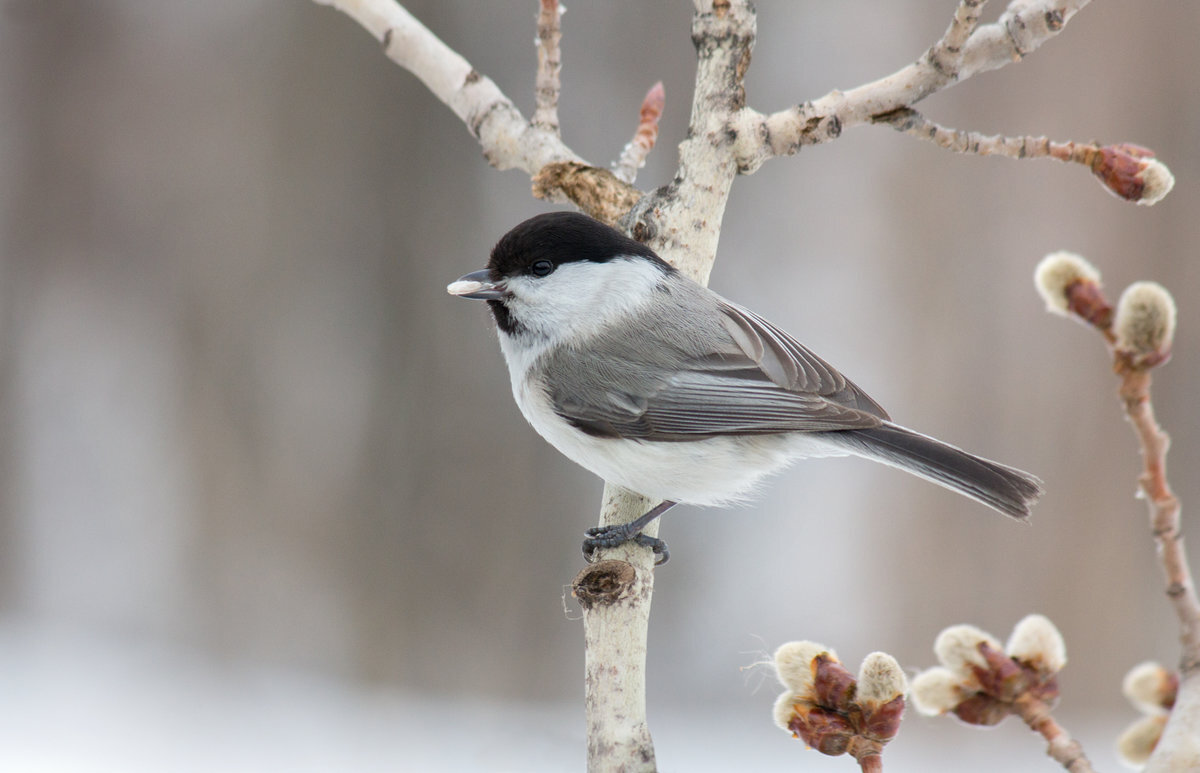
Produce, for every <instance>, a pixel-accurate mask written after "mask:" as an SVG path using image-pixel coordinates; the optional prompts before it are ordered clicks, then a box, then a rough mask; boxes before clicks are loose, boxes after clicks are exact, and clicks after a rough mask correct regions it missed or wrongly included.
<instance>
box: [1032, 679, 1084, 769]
mask: <svg viewBox="0 0 1200 773" xmlns="http://www.w3.org/2000/svg"><path fill="white" fill-rule="evenodd" d="M1013 710H1014V711H1015V713H1016V714H1017V715H1018V716H1019V717H1021V719H1022V720H1024V721H1025V724H1027V725H1029V729H1030V730H1033V731H1034V732H1035V733H1040V734H1041V736H1042V737H1043V738H1045V739H1046V754H1047V755H1049V756H1050V758H1051V759H1053V760H1054V761H1055V762H1057V763H1058V764H1060V765H1062V766H1063V767H1064V768H1066V769H1067V770H1069V771H1071V773H1092V771H1093V770H1094V768H1093V767H1092V763H1091V762H1090V761H1089V760H1088V758H1087V755H1086V754H1084V753H1083V747H1082V746H1080V745H1079V742H1078V741H1076V740H1075V739H1074V738H1072V737H1071V735H1070V734H1069V733H1068V732H1067V731H1066V730H1064V729H1063V727H1062V725H1060V724H1058V722H1057V721H1056V720H1055V719H1054V716H1053V715H1052V714H1051V713H1050V707H1049V706H1047V705H1046V702H1045V701H1043V700H1041V699H1039V698H1038V697H1036V696H1034V695H1031V694H1029V693H1026V694H1024V695H1021V696H1020V697H1018V698H1017V699H1016V700H1015V701H1013Z"/></svg>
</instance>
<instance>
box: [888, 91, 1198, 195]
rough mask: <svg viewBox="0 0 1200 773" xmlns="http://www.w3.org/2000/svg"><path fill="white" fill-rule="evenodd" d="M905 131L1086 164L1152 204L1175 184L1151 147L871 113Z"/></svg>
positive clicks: (958, 146)
mask: <svg viewBox="0 0 1200 773" xmlns="http://www.w3.org/2000/svg"><path fill="white" fill-rule="evenodd" d="M873 120H874V122H875V123H882V124H887V125H889V126H891V127H892V128H894V129H896V130H897V131H900V132H903V133H905V134H907V135H909V136H911V137H916V138H917V139H920V140H926V141H928V142H932V143H933V144H935V145H937V146H938V147H940V148H945V149H947V150H952V151H954V152H955V153H971V154H974V155H977V156H1004V157H1005V158H1052V159H1055V160H1057V161H1064V162H1068V163H1075V164H1082V165H1083V166H1086V167H1087V168H1088V169H1091V170H1092V172H1093V173H1094V174H1095V175H1096V177H1097V178H1098V179H1099V180H1100V182H1101V183H1103V184H1104V186H1105V187H1106V188H1107V189H1108V190H1109V192H1111V193H1112V194H1113V195H1115V196H1118V197H1120V198H1123V199H1125V200H1127V201H1136V202H1137V203H1139V204H1154V203H1157V202H1158V201H1160V200H1161V199H1162V198H1163V196H1166V195H1167V194H1168V193H1169V192H1170V191H1171V188H1172V187H1173V186H1174V184H1175V179H1174V178H1173V177H1172V176H1171V173H1170V171H1169V170H1167V168H1166V167H1165V166H1164V165H1163V164H1161V163H1160V162H1158V161H1155V160H1154V153H1152V152H1151V151H1149V150H1147V149H1146V148H1141V147H1138V146H1136V145H1129V144H1120V145H1103V146H1102V145H1097V144H1096V143H1092V142H1087V143H1083V142H1054V141H1052V140H1050V139H1048V138H1046V137H1005V136H1002V135H999V134H993V135H984V134H981V133H979V132H973V131H963V130H961V129H951V128H949V127H946V126H941V125H939V124H936V123H934V122H933V121H930V120H929V119H928V118H926V117H925V116H923V115H921V114H920V113H919V112H917V111H916V110H913V109H912V108H911V107H902V108H900V109H899V110H893V111H892V112H890V113H884V114H883V115H878V116H875V118H874V119H873Z"/></svg>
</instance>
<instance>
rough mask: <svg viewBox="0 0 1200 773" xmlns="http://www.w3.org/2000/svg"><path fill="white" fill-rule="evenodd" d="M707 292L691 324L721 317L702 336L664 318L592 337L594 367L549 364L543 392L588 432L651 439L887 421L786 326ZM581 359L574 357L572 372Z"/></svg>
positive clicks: (590, 357)
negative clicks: (582, 373)
mask: <svg viewBox="0 0 1200 773" xmlns="http://www.w3.org/2000/svg"><path fill="white" fill-rule="evenodd" d="M709 297H711V298H713V299H716V301H717V310H718V311H719V314H718V315H711V314H709V315H705V314H698V315H695V316H694V317H693V320H692V321H693V323H694V322H695V320H696V319H716V318H719V320H720V322H719V323H715V322H714V325H717V324H719V327H717V326H714V327H712V328H709V329H707V330H705V331H703V332H704V335H692V336H690V337H689V336H687V335H686V331H683V330H680V329H672V326H671V325H670V323H669V321H666V320H655V321H652V322H654V323H655V324H650V325H647V326H646V327H645V328H644V329H645V330H646V331H647V332H646V336H647V338H648V339H649V340H642V341H641V342H617V341H609V340H601V341H597V342H596V346H595V347H591V348H589V352H588V356H587V357H586V361H587V362H589V363H590V364H591V365H592V366H593V367H592V368H591V369H590V372H589V373H588V374H587V378H586V379H581V378H578V377H574V378H573V377H571V376H570V375H568V376H566V377H563V376H562V373H564V372H566V373H570V372H571V370H572V363H568V362H560V363H557V367H556V365H555V364H553V363H552V364H550V366H549V368H548V373H557V374H558V377H555V378H553V379H552V380H551V382H550V388H549V389H548V394H549V396H550V399H551V402H552V404H553V406H554V409H555V411H556V412H557V413H558V414H559V415H560V416H562V417H563V418H564V419H566V420H567V421H569V422H571V423H572V424H573V425H574V426H575V427H577V428H579V429H581V430H583V431H585V432H588V433H589V434H592V435H598V436H604V437H626V438H636V439H643V440H660V441H685V440H700V439H704V438H709V437H716V436H719V435H746V434H775V433H780V432H821V431H830V430H846V429H862V428H867V427H876V426H879V425H880V424H881V422H882V421H883V420H886V419H887V418H888V416H887V413H886V412H884V410H883V409H882V408H881V407H880V406H879V405H878V404H877V403H875V401H874V400H872V399H871V398H869V397H867V395H866V394H865V393H863V391H862V390H861V389H859V388H858V387H857V386H855V385H854V384H853V383H851V382H850V381H849V380H847V379H846V378H845V377H844V376H843V375H842V374H841V373H839V372H838V371H837V370H836V369H834V368H833V367H832V366H830V365H828V364H827V363H826V362H824V361H823V360H822V359H821V358H819V357H817V356H816V355H815V354H813V353H812V352H811V351H809V350H808V349H807V348H805V347H804V346H803V345H802V344H800V343H799V342H798V341H796V340H795V339H794V338H792V337H791V336H789V335H788V334H787V333H784V332H783V331H782V330H780V329H779V328H777V327H775V326H774V325H772V324H771V323H769V322H767V321H766V320H764V319H763V318H761V317H759V316H758V315H756V314H754V313H753V312H751V311H748V310H746V309H743V308H741V307H739V306H736V305H734V304H731V303H729V302H728V301H725V300H724V299H722V298H719V296H716V295H711V294H710V296H709ZM688 330H691V331H693V332H694V331H695V328H694V327H689V328H688ZM697 340H703V341H705V345H704V346H698V345H697V343H696V341H697ZM714 341H715V342H716V343H715V344H714V343H713V342H714ZM639 343H640V346H639ZM646 348H651V349H653V350H654V351H655V352H658V353H659V354H660V355H661V353H662V352H664V351H668V352H670V356H669V357H668V358H667V360H669V366H668V367H667V368H665V369H664V368H663V365H664V364H665V362H664V361H663V360H659V361H655V362H646V361H645V357H644V351H645V349H646ZM582 360H583V358H580V359H579V360H577V361H576V362H575V363H574V365H575V368H576V370H577V368H578V364H579V362H581V361H582ZM597 387H600V388H597Z"/></svg>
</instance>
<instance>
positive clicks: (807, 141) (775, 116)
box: [734, 0, 1090, 173]
mask: <svg viewBox="0 0 1200 773" xmlns="http://www.w3.org/2000/svg"><path fill="white" fill-rule="evenodd" d="M1089 1H1090V0H1071V1H1069V2H1063V0H1013V2H1011V3H1009V5H1008V8H1007V9H1006V10H1005V11H1004V13H1003V14H1001V16H1000V18H999V19H997V20H996V21H995V22H992V23H991V24H984V25H982V26H975V25H976V22H977V21H978V11H979V8H980V7H981V6H982V5H983V3H982V2H971V1H970V0H963V2H961V3H959V6H958V10H957V11H956V13H955V16H954V20H953V21H952V22H951V24H950V27H949V28H948V29H947V30H946V34H945V35H943V37H942V39H941V40H939V41H938V42H937V43H935V44H934V45H933V46H931V47H930V49H929V50H928V51H926V52H925V54H924V55H923V56H922V57H921V58H920V59H918V60H917V61H916V62H913V63H912V64H910V65H908V66H907V67H904V68H903V69H901V70H898V71H897V72H895V73H892V74H891V75H889V76H887V77H885V78H880V79H879V80H877V81H874V82H872V83H867V84H864V85H862V86H859V87H857V88H854V89H851V90H849V91H846V92H842V91H831V92H830V93H828V94H826V95H825V96H823V97H821V98H819V99H816V100H814V101H811V102H805V103H803V104H800V105H796V106H794V107H790V108H787V109H786V110H780V111H778V112H775V113H771V114H770V115H764V114H762V113H759V112H757V111H755V110H751V109H749V108H746V109H743V110H742V111H740V113H739V115H738V116H737V120H736V121H735V124H734V128H735V130H736V131H737V135H738V150H737V159H738V167H739V169H740V170H741V171H742V172H743V173H749V172H753V171H754V170H756V169H758V167H759V166H761V165H762V164H763V162H764V161H766V160H767V159H768V158H772V157H774V156H785V155H792V154H794V153H796V152H798V151H799V150H800V148H802V147H804V146H805V145H815V144H819V143H822V142H828V141H830V140H833V139H837V137H838V136H840V135H841V133H842V132H843V131H844V130H846V129H849V128H851V127H853V126H860V125H862V124H867V123H871V122H873V120H874V118H875V117H876V116H880V115H884V114H886V113H890V112H892V111H894V110H897V109H899V108H902V107H910V106H912V105H914V104H916V103H917V102H920V101H921V100H922V99H924V98H925V97H927V96H929V95H930V94H933V93H935V92H937V91H941V90H942V89H944V88H946V87H948V86H951V85H953V84H955V83H958V82H960V81H963V80H966V79H967V78H970V77H971V76H972V75H976V74H978V73H981V72H986V71H988V70H995V69H998V68H1000V67H1003V66H1004V65H1006V64H1011V63H1012V62H1016V61H1019V60H1020V59H1022V58H1024V57H1025V56H1026V55H1028V54H1030V53H1031V52H1033V51H1034V50H1035V49H1037V48H1038V46H1040V45H1042V43H1045V42H1046V41H1047V40H1049V39H1050V38H1052V37H1054V36H1055V35H1057V34H1058V33H1059V32H1061V31H1062V30H1063V28H1064V27H1065V26H1066V24H1067V22H1068V21H1070V19H1071V17H1072V16H1074V15H1075V14H1076V13H1077V12H1078V11H1079V10H1080V9H1081V8H1083V7H1084V6H1085V5H1087V4H1088V2H1089ZM968 30H970V34H969V35H968V36H966V37H965V40H964V41H963V43H962V45H961V47H959V45H958V41H960V40H962V39H963V37H964V33H966V32H967V31H968ZM956 49H957V53H955V50H956Z"/></svg>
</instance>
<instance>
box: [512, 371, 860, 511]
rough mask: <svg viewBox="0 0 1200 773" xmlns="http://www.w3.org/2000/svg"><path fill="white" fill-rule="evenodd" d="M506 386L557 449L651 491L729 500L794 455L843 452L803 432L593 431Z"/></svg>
mask: <svg viewBox="0 0 1200 773" xmlns="http://www.w3.org/2000/svg"><path fill="white" fill-rule="evenodd" d="M513 394H514V397H516V400H517V405H519V406H520V408H521V413H522V414H524V415H525V419H526V420H527V421H528V422H529V423H530V425H532V426H533V428H534V429H535V430H537V432H538V434H539V435H541V436H542V437H544V438H545V439H546V440H547V441H549V442H550V445H552V446H554V447H555V448H557V449H558V450H559V451H560V452H562V454H563V455H565V456H566V457H567V458H569V459H571V460H572V461H574V462H575V463H576V464H579V465H580V466H582V467H584V468H585V469H587V470H590V471H591V472H593V473H595V474H596V475H599V476H600V477H601V478H603V479H604V480H606V481H608V482H610V483H616V484H618V485H620V486H623V487H625V488H627V489H629V490H631V491H635V492H637V493H639V494H643V495H645V496H647V497H649V498H651V499H669V500H671V501H674V502H682V503H686V504H692V505H724V504H730V503H732V502H736V501H739V500H743V499H745V498H747V497H748V496H750V495H752V494H753V493H754V490H755V488H756V487H757V485H758V484H759V483H760V482H761V481H762V480H763V479H764V478H766V477H767V476H769V475H771V474H772V473H775V472H778V471H779V470H782V469H783V468H784V467H786V466H787V465H788V464H789V463H790V462H792V461H793V460H795V459H799V458H804V457H815V456H835V455H843V454H845V453H846V452H845V451H842V450H840V449H838V448H836V447H832V446H830V445H829V444H827V443H822V442H820V441H819V440H817V439H816V438H813V437H811V436H807V435H805V434H803V433H792V434H788V435H756V436H742V437H737V436H726V437H716V438H709V439H706V440H697V441H684V442H657V441H630V440H618V439H613V438H602V437H594V436H591V435H588V434H586V433H584V432H581V431H580V430H577V429H575V428H574V427H571V426H570V425H569V424H567V423H566V422H565V421H564V420H563V419H561V418H560V417H558V416H557V415H556V414H555V413H554V411H553V409H552V408H551V406H550V402H549V400H548V399H547V398H546V396H545V394H543V393H541V392H540V391H538V390H535V389H530V388H529V387H528V386H526V385H525V384H516V383H514V385H513Z"/></svg>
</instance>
